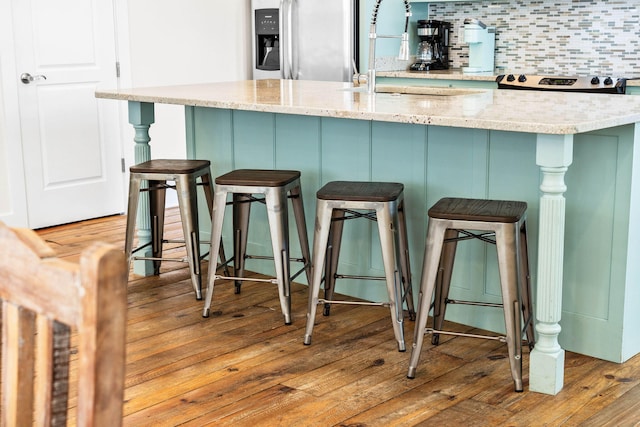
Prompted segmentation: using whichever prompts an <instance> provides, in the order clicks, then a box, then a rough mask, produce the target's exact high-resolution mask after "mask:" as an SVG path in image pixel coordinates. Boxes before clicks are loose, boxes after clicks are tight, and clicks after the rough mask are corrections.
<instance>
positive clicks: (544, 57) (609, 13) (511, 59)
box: [419, 0, 640, 77]
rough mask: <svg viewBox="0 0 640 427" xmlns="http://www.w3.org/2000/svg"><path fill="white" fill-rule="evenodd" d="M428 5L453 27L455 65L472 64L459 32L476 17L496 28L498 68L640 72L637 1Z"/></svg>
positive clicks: (502, 0) (579, 72) (486, 0)
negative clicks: (469, 61)
mask: <svg viewBox="0 0 640 427" xmlns="http://www.w3.org/2000/svg"><path fill="white" fill-rule="evenodd" d="M428 10H429V17H428V19H437V20H440V21H448V22H451V24H452V26H453V30H452V34H451V50H450V54H449V57H450V59H451V60H452V64H451V66H452V67H453V68H460V67H462V66H465V65H467V64H468V51H469V50H468V47H467V46H466V45H464V44H462V43H461V42H460V39H459V37H460V36H461V34H460V32H461V29H462V28H463V26H464V20H465V18H476V19H479V20H480V21H482V22H484V23H485V24H486V25H487V26H494V27H496V54H495V64H496V67H497V70H498V71H501V70H503V71H513V72H525V73H529V74H533V73H538V74H556V75H561V74H565V75H566V74H569V75H574V74H577V75H593V74H597V75H616V76H625V77H640V1H638V0H497V1H489V0H484V1H475V2H449V3H430V4H429V8H428ZM426 18H427V17H424V18H422V17H419V19H426Z"/></svg>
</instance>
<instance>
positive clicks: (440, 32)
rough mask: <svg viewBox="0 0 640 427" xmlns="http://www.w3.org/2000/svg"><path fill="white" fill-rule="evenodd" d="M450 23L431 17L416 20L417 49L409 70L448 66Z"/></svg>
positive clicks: (445, 67) (426, 69)
mask: <svg viewBox="0 0 640 427" xmlns="http://www.w3.org/2000/svg"><path fill="white" fill-rule="evenodd" d="M450 31H451V24H450V23H449V22H444V21H436V20H433V19H428V20H424V19H421V20H419V21H418V37H419V38H420V43H419V44H418V51H417V52H416V62H415V63H414V64H411V67H410V69H411V71H429V70H446V69H448V68H449V33H450Z"/></svg>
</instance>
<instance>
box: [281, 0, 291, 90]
mask: <svg viewBox="0 0 640 427" xmlns="http://www.w3.org/2000/svg"><path fill="white" fill-rule="evenodd" d="M291 32H292V5H291V0H280V49H281V52H282V55H281V56H280V69H281V70H282V71H281V73H280V74H281V77H282V78H283V79H292V78H293V73H292V70H291V68H292V63H293V37H292V35H291Z"/></svg>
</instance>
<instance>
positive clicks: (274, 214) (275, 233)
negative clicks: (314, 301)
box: [265, 187, 292, 325]
mask: <svg viewBox="0 0 640 427" xmlns="http://www.w3.org/2000/svg"><path fill="white" fill-rule="evenodd" d="M286 193H287V192H286V190H285V189H284V188H283V187H273V188H268V189H267V190H266V193H265V199H266V202H267V218H268V220H269V230H270V231H271V245H272V247H273V257H274V263H275V267H276V279H277V281H278V293H279V294H280V306H281V308H282V314H283V315H284V323H285V324H287V325H290V324H291V322H292V319H291V279H290V278H289V263H290V254H289V215H288V206H287V194H286Z"/></svg>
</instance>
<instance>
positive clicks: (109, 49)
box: [12, 0, 124, 228]
mask: <svg viewBox="0 0 640 427" xmlns="http://www.w3.org/2000/svg"><path fill="white" fill-rule="evenodd" d="M12 7H13V14H14V16H13V22H14V32H15V38H14V42H15V47H16V49H15V54H16V68H17V70H18V75H17V76H16V78H18V79H20V82H19V83H18V98H19V109H20V127H21V133H22V144H23V153H24V174H25V185H26V192H27V210H28V217H29V227H31V228H41V227H47V226H51V225H56V224H62V223H67V222H73V221H78V220H82V219H88V218H95V217H99V216H105V215H110V214H114V213H120V212H123V210H124V197H123V176H124V174H123V172H122V167H121V161H120V159H121V157H122V156H121V151H122V145H121V143H120V141H119V134H120V130H119V123H118V105H117V104H118V103H116V102H107V101H104V100H100V101H99V100H97V99H96V98H95V96H94V92H95V90H96V89H97V88H116V87H117V83H118V81H117V73H116V42H115V37H116V32H115V25H114V8H113V1H112V0H12Z"/></svg>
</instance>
